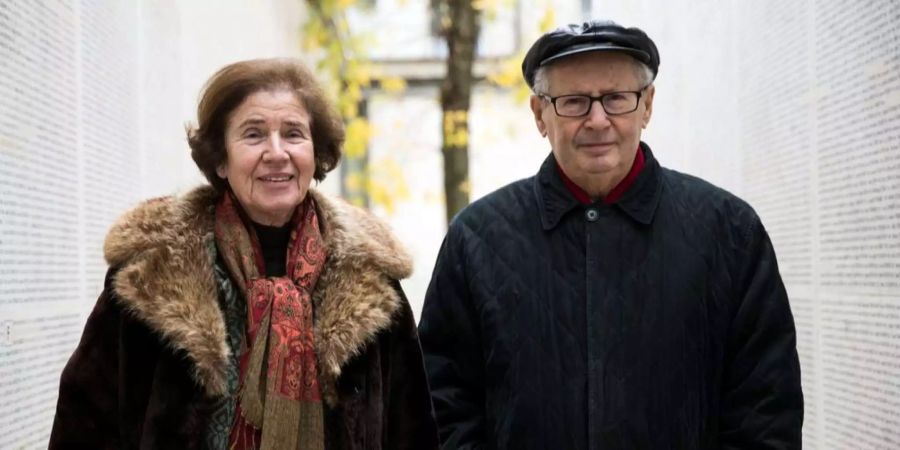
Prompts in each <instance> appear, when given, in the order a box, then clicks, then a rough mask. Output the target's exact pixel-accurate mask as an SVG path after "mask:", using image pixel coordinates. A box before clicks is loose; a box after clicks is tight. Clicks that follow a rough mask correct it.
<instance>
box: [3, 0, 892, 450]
mask: <svg viewBox="0 0 900 450" xmlns="http://www.w3.org/2000/svg"><path fill="white" fill-rule="evenodd" d="M329 3H341V4H344V5H350V4H352V6H354V7H353V8H350V9H347V10H346V11H344V10H341V11H342V12H341V14H342V16H340V19H341V20H344V22H341V23H345V24H346V29H344V28H343V26H335V24H334V23H322V21H321V14H322V10H321V8H322V6H323V5H326V4H329ZM473 4H474V5H475V6H476V7H477V8H478V9H479V11H480V12H481V15H480V19H479V20H480V24H481V30H480V36H479V40H478V44H477V48H478V52H477V55H478V57H477V60H476V64H475V67H474V70H473V72H474V74H473V75H474V78H475V80H476V81H475V85H474V89H473V95H472V103H471V109H470V110H469V112H468V115H467V124H468V130H467V134H466V140H467V143H468V148H469V165H468V167H469V173H468V178H467V179H466V183H465V189H466V190H467V192H468V193H469V194H470V197H471V199H473V200H474V199H477V198H478V197H480V196H482V195H484V194H486V193H488V192H490V191H492V190H494V189H496V188H498V187H501V186H503V185H505V184H507V183H510V182H512V181H515V180H517V179H519V178H522V177H527V176H530V175H532V174H533V173H535V172H536V171H537V168H538V166H539V165H540V162H541V161H542V160H543V159H544V158H545V157H546V155H547V153H548V152H549V146H548V145H547V143H546V141H544V140H542V139H541V138H540V135H539V134H538V133H537V131H536V129H535V127H534V124H533V119H532V116H531V112H530V111H529V109H528V105H527V101H526V97H524V96H523V92H522V89H521V83H519V82H518V77H519V76H520V75H519V73H518V64H519V63H520V62H521V56H522V54H523V52H524V50H526V49H527V47H528V46H529V45H530V44H531V42H533V40H534V39H535V38H536V37H537V36H538V35H539V34H540V32H541V31H542V30H546V29H547V27H551V26H554V27H555V26H558V25H563V24H566V23H572V22H582V21H584V20H586V19H588V18H591V17H604V18H611V19H614V20H616V21H618V22H620V23H622V24H625V25H631V26H638V27H640V28H642V29H644V30H645V31H647V32H648V34H649V35H650V36H651V37H653V39H654V40H655V41H656V43H657V45H658V47H659V50H660V54H661V66H660V75H659V78H658V79H657V82H656V85H657V93H656V98H655V102H654V114H653V120H652V121H651V124H650V126H649V127H648V130H647V132H646V133H645V135H644V140H645V141H646V142H648V143H649V144H650V145H651V146H652V147H653V149H654V154H655V155H657V157H658V159H659V160H660V162H661V163H662V164H663V165H665V166H668V167H670V168H673V169H676V170H680V171H684V172H688V173H691V174H695V175H698V176H700V177H702V178H705V179H707V180H709V181H711V182H713V183H715V184H717V185H719V186H722V187H724V188H726V189H728V190H730V191H732V192H734V193H736V194H738V195H739V196H741V197H743V198H744V199H746V200H748V201H749V202H750V203H751V204H752V205H753V206H754V207H755V208H756V209H757V211H758V212H759V213H760V215H761V216H762V219H763V223H765V224H766V226H767V228H768V230H769V232H770V234H771V236H772V239H773V242H774V245H775V249H776V252H777V253H778V257H779V263H780V266H781V271H782V275H783V277H784V279H785V283H786V285H787V288H788V293H789V295H790V298H791V304H792V309H793V311H794V315H795V320H796V322H797V327H798V348H799V352H800V358H801V364H802V371H803V388H804V393H805V396H806V402H807V409H806V411H807V412H806V421H805V425H804V437H805V444H806V447H807V448H813V449H814V448H823V449H845V448H853V449H862V448H865V449H876V448H900V3H898V2H896V1H893V0H845V1H839V0H797V1H792V2H783V1H777V0H758V1H754V2H742V1H739V0H628V1H625V0H619V1H613V0H481V1H478V0H473ZM435 5H436V1H435V0H352V1H346V2H334V1H332V2H329V1H327V0H326V1H321V2H313V1H311V0H310V1H304V0H216V1H212V0H208V1H199V0H198V1H190V2H177V1H175V0H152V1H151V0H121V1H112V0H96V1H87V0H82V1H75V0H10V1H2V2H0V449H7V448H16V449H18V448H28V449H30V448H42V447H46V440H47V436H48V434H49V426H50V423H51V421H52V416H53V411H54V407H55V401H56V390H57V384H58V378H59V373H60V371H61V370H62V367H63V365H64V364H65V361H66V359H67V358H68V356H69V354H70V353H71V351H72V350H73V349H74V347H75V345H76V344H77V342H78V339H79V336H80V333H81V328H82V326H83V324H84V320H85V319H86V317H87V314H89V312H90V309H91V306H92V305H93V302H94V301H95V299H96V296H97V294H98V293H99V292H100V289H101V287H102V283H103V276H104V274H105V270H106V267H105V264H104V262H103V260H102V243H103V237H104V234H105V232H106V229H107V228H108V227H109V226H110V224H111V223H112V221H113V220H114V219H115V218H116V217H117V216H118V215H119V214H121V213H122V212H123V211H124V210H126V209H127V208H129V207H130V206H132V205H134V204H135V203H136V202H138V201H140V200H142V199H145V198H148V197H153V196H160V195H169V194H173V193H178V192H183V191H185V190H187V189H189V188H190V187H192V186H194V185H196V184H198V183H201V182H203V179H202V177H201V176H200V174H199V172H198V171H197V170H196V168H195V165H194V163H193V161H192V160H191V159H190V155H189V150H188V147H187V144H186V142H185V138H184V124H185V123H186V122H190V121H193V120H194V114H195V108H196V101H197V98H198V94H199V92H200V89H201V87H202V84H203V82H204V81H205V80H206V79H207V78H208V77H209V76H210V75H211V74H212V73H213V72H214V71H215V70H217V69H218V68H220V67H221V66H223V65H225V64H227V63H230V62H234V61H237V60H241V59H249V58H260V57H270V56H290V57H299V58H302V59H304V60H305V61H307V62H308V63H309V64H310V66H312V67H316V68H317V70H319V71H320V72H321V73H322V76H323V77H324V78H328V79H329V81H330V82H333V83H335V84H334V86H336V91H335V95H336V96H337V95H338V93H339V91H340V89H341V87H344V88H346V87H347V86H348V84H346V83H347V82H346V80H345V81H344V83H345V84H343V85H342V84H341V81H340V80H334V79H332V78H335V77H337V78H340V77H342V76H343V77H347V76H348V75H347V71H348V70H347V69H348V67H351V66H352V65H351V66H348V65H347V64H344V65H341V64H337V65H335V62H334V61H329V60H328V58H329V56H328V55H329V53H328V48H327V47H328V45H330V44H331V41H329V39H331V38H333V37H334V36H336V35H335V34H333V33H335V32H338V36H345V37H346V36H355V38H356V39H357V40H359V41H362V43H363V45H360V46H359V47H357V48H356V50H355V51H356V53H355V54H354V55H352V56H353V58H350V59H352V60H354V61H357V60H358V61H364V62H365V71H366V74H365V76H363V78H365V79H367V80H368V79H369V78H371V81H366V82H364V83H361V84H359V85H358V86H357V85H354V84H350V85H349V86H355V87H359V91H360V92H359V96H358V98H357V99H355V100H354V101H353V108H351V109H356V110H358V111H356V112H357V115H358V117H360V118H362V119H365V125H364V126H361V128H359V129H356V131H355V132H354V133H351V135H352V136H355V137H356V138H359V139H358V141H359V142H356V143H354V144H352V145H353V146H354V147H353V148H356V147H359V148H356V150H353V151H351V156H352V158H349V159H348V161H349V162H348V164H345V167H341V168H340V169H339V170H336V171H335V172H334V173H333V174H332V175H330V176H329V178H328V179H327V180H326V181H325V182H324V183H323V185H322V186H320V188H321V189H324V190H327V191H329V192H332V193H335V194H340V195H345V196H353V195H356V192H355V191H361V192H362V194H363V197H362V199H356V200H355V201H358V202H360V203H362V204H365V205H367V206H368V207H369V208H371V209H372V210H373V211H375V212H376V213H377V214H379V215H380V216H382V217H384V218H385V219H386V220H388V221H389V222H390V223H391V224H392V226H393V227H394V228H395V230H396V231H397V232H398V233H399V234H400V236H401V237H402V239H403V240H404V241H405V242H406V243H407V244H408V245H409V247H410V250H411V252H412V253H413V255H414V257H415V273H414V275H413V277H412V278H411V279H409V280H405V281H404V282H403V286H404V288H405V290H406V291H407V294H408V297H409V298H410V301H411V303H412V304H413V308H414V309H415V310H416V315H417V316H418V311H419V310H420V308H421V302H422V298H423V296H424V291H425V288H426V287H427V284H428V281H429V278H430V275H431V268H432V265H433V263H434V258H435V255H436V253H437V249H438V247H439V246H440V243H441V239H442V238H443V234H444V232H445V230H446V215H445V210H444V197H443V196H444V186H443V160H444V158H443V156H442V153H441V145H442V128H443V127H444V126H445V123H444V122H445V119H444V118H443V117H442V111H441V103H440V85H441V83H442V82H443V79H444V75H445V72H446V57H447V50H446V44H445V42H444V39H443V37H442V35H441V30H442V27H444V26H446V21H445V19H442V14H441V12H440V10H437V12H436V10H435ZM341 33H344V34H341ZM313 35H321V36H319V38H321V37H324V38H325V40H324V41H322V40H321V39H319V38H316V39H312V38H311V36H312V37H315V36H313ZM313 41H314V42H313ZM311 42H312V43H311ZM323 42H324V45H323ZM323 61H324V62H323ZM348 61H349V59H348ZM345 62H346V61H345ZM329 64H331V65H329ZM329 67H331V68H335V67H336V68H337V69H338V70H336V71H333V72H329ZM344 90H345V91H346V90H347V89H344ZM350 90H352V89H350ZM348 145H351V143H349V142H348ZM354 164H356V166H354ZM360 164H361V166H360ZM351 166H352V167H351ZM361 170H362V172H360V171H361ZM359 173H364V174H365V177H364V180H363V181H360V179H359V178H358V174H359Z"/></svg>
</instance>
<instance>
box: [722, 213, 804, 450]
mask: <svg viewBox="0 0 900 450" xmlns="http://www.w3.org/2000/svg"><path fill="white" fill-rule="evenodd" d="M744 237H745V240H744V242H745V243H746V247H745V248H746V253H742V254H741V255H740V258H739V259H740V261H741V263H740V266H741V267H742V268H741V269H740V270H739V273H740V276H739V278H738V280H737V282H738V284H737V286H738V288H739V293H738V294H739V297H740V303H739V304H738V306H737V309H736V314H735V316H734V319H733V322H732V326H731V328H730V334H729V337H728V340H727V343H726V345H727V347H726V355H728V359H727V360H726V366H725V379H724V380H723V381H724V383H723V390H724V392H723V398H722V415H721V422H720V430H721V433H720V439H721V442H720V443H721V448H723V449H751V448H752V449H799V448H801V428H802V425H803V393H802V391H801V387H800V364H799V361H798V357H797V348H796V343H797V338H796V332H795V330H794V319H793V316H792V315H791V309H790V305H789V303H788V298H787V293H786V292H785V288H784V284H783V283H782V281H781V276H780V275H779V273H778V265H777V263H776V260H775V251H774V249H773V248H772V243H771V241H770V240H769V236H768V234H767V233H766V231H765V229H764V228H763V226H762V224H761V223H760V222H759V219H758V218H755V220H754V221H753V223H752V224H751V225H750V226H749V227H748V229H747V232H746V233H745V236H744Z"/></svg>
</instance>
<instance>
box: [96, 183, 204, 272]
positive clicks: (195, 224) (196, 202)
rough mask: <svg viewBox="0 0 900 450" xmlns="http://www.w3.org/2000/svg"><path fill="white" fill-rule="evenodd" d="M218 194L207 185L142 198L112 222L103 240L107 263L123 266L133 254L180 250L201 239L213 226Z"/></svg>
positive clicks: (132, 257)
mask: <svg viewBox="0 0 900 450" xmlns="http://www.w3.org/2000/svg"><path fill="white" fill-rule="evenodd" d="M217 197H218V194H217V193H216V191H215V190H214V189H213V188H212V187H209V186H202V187H198V188H195V189H193V190H191V191H189V192H187V193H186V194H184V195H178V196H176V195H173V196H167V197H157V198H153V199H150V200H145V201H143V202H141V203H139V204H138V205H137V206H135V207H134V208H132V209H130V210H128V211H127V212H125V213H124V214H122V215H121V216H120V217H119V218H118V219H117V220H116V221H115V223H113V225H112V227H111V228H110V230H109V232H108V233H107V235H106V239H105V240H104V244H103V255H104V258H105V259H106V263H107V264H109V266H110V267H114V266H122V265H125V264H127V263H128V262H130V261H131V260H133V259H134V258H135V257H136V256H139V255H141V254H144V253H146V252H148V251H154V250H158V249H168V250H179V249H181V248H182V247H186V246H191V245H192V244H194V242H192V241H196V240H198V239H199V240H202V239H203V238H204V235H206V234H208V233H209V232H210V231H212V229H213V224H214V222H213V220H214V207H215V201H216V199H217Z"/></svg>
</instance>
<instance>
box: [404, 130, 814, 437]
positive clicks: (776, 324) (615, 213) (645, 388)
mask: <svg viewBox="0 0 900 450" xmlns="http://www.w3.org/2000/svg"><path fill="white" fill-rule="evenodd" d="M641 147H642V148H643V150H644V156H645V158H646V165H645V166H644V169H643V170H642V171H641V173H640V174H639V175H638V178H637V180H636V181H635V182H634V184H633V185H632V186H631V188H629V189H628V191H626V192H625V194H624V195H623V196H622V197H621V198H620V199H619V200H618V201H617V202H616V203H615V204H612V205H607V204H605V203H603V202H594V203H593V204H590V205H582V204H581V203H580V202H579V201H578V200H577V199H576V198H575V197H574V196H573V195H572V193H571V192H570V191H569V190H568V188H566V186H565V184H564V183H563V181H562V179H561V178H560V176H559V171H558V170H557V168H556V162H555V160H554V159H553V156H552V154H551V155H548V157H547V160H546V161H545V163H544V165H543V166H542V167H541V169H540V171H539V172H538V174H537V175H536V176H535V177H531V178H528V179H526V180H522V181H518V182H515V183H513V184H510V185H509V186H507V187H504V188H502V189H500V190H498V191H496V192H494V193H492V194H489V195H487V196H485V197H483V198H481V199H479V200H478V201H476V202H474V203H473V204H471V205H469V206H468V207H466V208H465V209H464V210H463V211H461V212H460V213H459V214H458V215H457V216H456V218H454V219H453V221H452V222H451V223H450V227H449V229H448V231H447V236H446V238H445V240H444V243H443V245H442V247H441V250H440V253H439V255H438V259H437V262H436V264H435V267H434V275H433V277H432V279H431V284H430V286H429V287H428V291H427V293H426V294H425V303H424V307H423V309H422V315H421V320H420V321H419V337H420V339H421V345H422V349H423V351H424V354H425V366H426V369H427V371H428V375H429V385H430V387H431V393H432V397H433V399H434V408H435V412H436V414H437V423H438V425H439V427H440V435H441V440H442V446H443V447H444V448H454V449H461V448H466V449H469V448H491V449H494V450H507V449H508V450H513V449H515V450H529V449H546V448H552V449H558V448H559V449H566V450H596V449H604V450H617V449H622V450H626V449H627V450H632V449H673V450H674V449H691V450H700V449H725V448H754V449H756V448H778V449H799V448H800V447H801V445H800V444H801V425H802V423H803V394H802V391H801V386H800V367H799V364H798V358H797V351H796V333H795V331H794V321H793V319H792V316H791V310H790V305H789V303H788V298H787V294H786V292H785V289H784V285H783V283H782V281H781V276H780V275H779V273H778V266H777V264H776V260H775V252H774V250H773V248H772V245H771V242H770V240H769V237H768V235H767V234H766V231H765V228H763V226H762V224H761V223H760V221H759V217H757V215H756V213H755V212H754V211H753V209H752V208H750V206H749V205H747V204H746V203H745V202H743V201H742V200H740V199H738V198H737V197H735V196H733V195H731V194H729V193H727V192H725V191H724V190H722V189H719V188H716V187H714V186H712V185H711V184H709V183H706V182H704V181H703V180H700V179H698V178H694V177H691V176H688V175H684V174H680V173H677V172H675V171H671V170H668V169H665V168H662V167H660V166H659V163H658V162H657V161H656V159H655V158H654V157H653V153H652V152H651V151H650V148H649V147H648V146H646V144H641Z"/></svg>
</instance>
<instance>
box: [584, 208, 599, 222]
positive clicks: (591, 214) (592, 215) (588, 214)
mask: <svg viewBox="0 0 900 450" xmlns="http://www.w3.org/2000/svg"><path fill="white" fill-rule="evenodd" d="M584 218H585V219H587V220H588V222H596V221H597V219H599V218H600V213H599V212H597V210H596V209H594V208H588V210H587V211H585V212H584Z"/></svg>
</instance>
